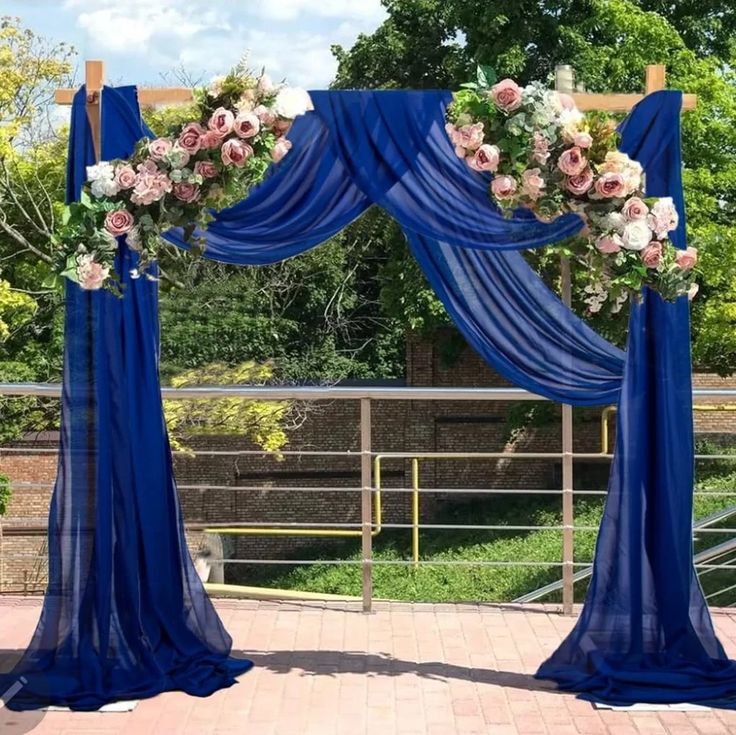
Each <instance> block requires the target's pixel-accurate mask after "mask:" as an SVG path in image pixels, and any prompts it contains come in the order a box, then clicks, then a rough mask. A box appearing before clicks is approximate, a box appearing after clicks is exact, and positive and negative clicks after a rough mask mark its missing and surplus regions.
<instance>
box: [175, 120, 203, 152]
mask: <svg viewBox="0 0 736 735" xmlns="http://www.w3.org/2000/svg"><path fill="white" fill-rule="evenodd" d="M206 132H207V131H206V130H205V129H204V128H203V127H202V126H201V125H200V124H199V123H196V122H191V123H189V124H187V125H185V126H184V129H183V130H182V131H181V133H179V140H178V143H179V147H180V148H182V149H183V150H185V151H186V152H187V153H189V154H191V155H194V154H195V153H197V151H199V149H200V148H201V147H202V136H203V135H204V134H205V133H206Z"/></svg>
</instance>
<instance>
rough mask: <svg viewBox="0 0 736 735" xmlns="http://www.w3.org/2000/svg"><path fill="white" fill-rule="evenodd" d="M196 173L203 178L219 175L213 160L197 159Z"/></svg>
mask: <svg viewBox="0 0 736 735" xmlns="http://www.w3.org/2000/svg"><path fill="white" fill-rule="evenodd" d="M194 173H195V174H199V175H200V176H201V177H202V178H203V179H214V178H215V176H217V167H216V166H215V164H214V163H213V162H212V161H197V162H196V163H195V164H194Z"/></svg>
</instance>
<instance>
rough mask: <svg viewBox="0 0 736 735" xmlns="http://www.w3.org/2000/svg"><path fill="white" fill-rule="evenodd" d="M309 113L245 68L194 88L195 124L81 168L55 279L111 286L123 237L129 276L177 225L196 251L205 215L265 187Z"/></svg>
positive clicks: (300, 96)
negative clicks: (131, 258)
mask: <svg viewBox="0 0 736 735" xmlns="http://www.w3.org/2000/svg"><path fill="white" fill-rule="evenodd" d="M308 109H311V103H310V100H309V95H308V94H307V93H306V92H304V91H303V90H301V89H297V88H291V87H286V86H284V85H275V84H273V83H272V82H271V80H270V79H269V77H268V76H267V75H266V74H262V75H261V76H260V77H255V76H253V75H251V74H250V73H248V72H247V70H245V69H243V68H242V67H238V68H236V69H235V70H233V71H232V72H231V73H230V74H228V75H227V76H223V77H219V78H217V79H215V80H213V81H212V83H211V84H210V86H209V87H208V88H207V89H200V90H196V91H195V105H194V112H193V115H192V117H193V118H195V119H193V120H190V121H188V122H186V123H185V124H183V125H181V124H180V125H176V126H174V127H173V128H172V129H171V130H170V131H169V134H168V135H166V136H163V137H160V138H155V139H153V140H150V139H144V140H142V141H141V142H140V143H139V144H138V145H137V146H136V149H135V151H134V153H133V155H132V156H131V157H130V158H129V159H127V160H115V161H100V162H99V163H98V164H96V165H94V166H89V167H88V168H87V184H86V185H85V187H84V189H83V191H82V195H81V197H80V200H79V201H78V202H73V203H72V204H70V205H69V206H68V207H67V208H66V210H65V213H64V217H63V224H62V226H61V228H60V229H59V231H58V232H56V233H55V235H54V240H55V244H56V245H57V252H58V270H59V272H60V273H61V274H62V275H64V276H66V277H68V278H70V279H71V280H73V281H76V282H77V283H79V285H80V286H81V287H82V288H84V289H89V290H96V289H99V288H102V287H110V288H112V289H115V288H116V282H117V280H118V277H117V274H115V272H114V261H115V256H116V254H117V252H118V244H119V239H120V238H124V239H125V242H126V244H127V245H128V247H130V248H131V249H133V250H136V251H138V253H139V258H138V264H137V268H136V269H135V271H133V272H132V275H133V277H138V276H139V275H140V274H141V273H145V272H146V270H147V268H148V266H149V265H150V263H151V262H152V261H153V260H155V259H156V257H157V254H158V251H159V248H160V247H161V239H160V235H161V234H162V233H163V232H164V231H166V230H167V229H169V228H171V227H182V228H183V229H184V238H185V240H186V241H189V242H192V244H193V245H194V246H196V247H202V246H203V245H204V241H203V238H202V237H201V236H198V237H195V236H194V235H195V230H197V229H199V230H201V229H204V228H206V226H207V223H208V221H210V219H211V214H210V210H211V209H221V208H222V207H223V206H225V205H227V204H229V203H231V202H232V201H234V200H236V199H242V198H243V196H244V195H245V192H247V190H248V189H249V188H250V187H251V186H253V185H254V184H256V183H258V182H259V181H261V180H262V178H263V175H264V173H265V171H266V169H267V168H268V166H269V164H270V163H272V162H278V161H280V160H281V159H282V158H283V157H284V156H285V155H286V154H287V153H288V152H289V149H290V147H291V143H290V142H289V141H288V140H287V139H286V137H285V135H286V133H287V132H288V130H289V128H290V126H291V123H292V121H293V120H294V118H295V117H297V115H300V114H302V113H304V112H306V110H308ZM148 277H152V276H151V275H148Z"/></svg>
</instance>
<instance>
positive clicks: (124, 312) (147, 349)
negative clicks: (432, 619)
mask: <svg viewBox="0 0 736 735" xmlns="http://www.w3.org/2000/svg"><path fill="white" fill-rule="evenodd" d="M84 103H85V93H84V89H82V90H81V91H80V92H79V93H78V94H77V97H76V99H75V105H74V108H73V119H72V130H71V139H70V145H69V171H68V179H67V181H68V186H67V188H68V192H67V195H68V198H69V199H70V200H71V199H76V198H77V197H78V195H79V191H80V187H81V184H82V182H83V181H84V180H85V166H86V165H89V164H91V163H93V162H94V151H93V148H92V145H91V139H90V136H89V129H88V123H87V117H86V112H85V104H84ZM102 109H103V116H102V145H103V157H104V158H106V159H111V158H115V157H125V156H127V155H129V154H130V153H131V151H132V147H133V145H134V144H135V143H136V141H137V140H138V139H139V138H140V137H141V132H142V128H141V125H140V115H139V114H138V109H137V102H136V94H135V89H134V88H132V87H130V88H121V89H118V90H116V91H115V93H114V94H109V95H108V93H107V92H105V93H104V104H103V107H102ZM135 263H136V255H135V254H134V253H131V252H130V251H129V250H128V249H127V248H126V246H125V244H124V243H123V242H122V240H121V242H120V255H119V257H118V261H117V270H118V272H119V273H120V274H121V277H122V281H123V284H122V285H123V290H124V294H125V296H124V298H117V297H115V296H114V295H112V294H110V293H108V292H85V291H82V290H81V289H80V288H79V287H78V286H76V284H72V283H68V284H67V287H66V324H65V355H64V386H63V396H62V410H61V445H60V458H59V470H58V477H57V481H56V486H55V488H54V492H53V497H52V502H51V510H50V516H49V540H48V547H49V551H48V555H49V584H48V589H47V592H46V596H45V598H44V605H43V610H42V613H41V618H40V621H39V624H38V627H37V629H36V632H35V634H34V636H33V639H32V640H31V643H30V646H29V648H28V650H27V651H26V652H25V654H24V656H23V658H22V659H21V661H20V662H19V663H18V664H17V666H16V667H15V669H14V670H13V671H12V672H10V673H9V674H6V675H3V676H1V677H0V691H5V690H6V689H7V688H8V686H10V684H11V683H13V682H14V681H16V680H18V679H19V678H20V677H21V676H22V677H24V679H25V682H26V683H25V684H24V685H23V687H22V688H21V689H20V691H19V692H18V693H17V694H16V695H15V696H14V697H13V698H12V699H11V700H10V702H9V703H8V706H9V707H10V708H11V709H33V708H38V707H43V706H46V705H49V704H53V705H64V706H70V707H73V708H74V709H79V710H91V709H97V708H99V707H100V706H101V705H104V704H107V703H109V702H112V701H117V700H121V699H138V698H141V697H150V696H153V695H154V694H158V693H160V692H163V691H166V690H170V689H179V690H182V691H185V692H187V693H189V694H192V695H198V696H207V695H209V694H211V693H212V692H214V691H216V690H217V689H220V688H222V687H225V686H230V685H231V684H233V683H235V681H236V679H235V677H236V676H237V675H238V674H240V673H242V672H245V671H247V670H248V669H249V668H251V666H252V664H251V662H250V661H246V660H238V659H234V658H231V657H230V655H229V654H230V648H231V639H230V637H229V635H228V634H227V632H226V631H225V630H224V628H223V626H222V624H221V622H220V620H219V618H218V616H217V613H216V611H215V609H214V608H213V606H212V603H211V602H210V600H209V598H208V597H207V594H206V593H205V591H204V587H203V586H202V583H201V581H200V579H199V577H198V576H197V574H196V572H195V570H194V565H193V563H192V560H191V557H190V555H189V552H188V550H187V545H186V539H185V536H184V528H183V524H182V517H181V513H180V510H179V502H178V497H177V492H176V486H175V483H174V476H173V471H172V465H171V451H170V448H169V442H168V438H167V434H166V427H165V424H164V419H163V409H162V403H161V390H160V384H159V377H158V350H159V347H158V334H159V333H158V291H157V287H156V284H155V283H152V282H150V281H148V280H146V279H138V280H133V279H132V278H131V277H130V270H131V269H132V268H133V267H134V266H135ZM4 684H7V686H4Z"/></svg>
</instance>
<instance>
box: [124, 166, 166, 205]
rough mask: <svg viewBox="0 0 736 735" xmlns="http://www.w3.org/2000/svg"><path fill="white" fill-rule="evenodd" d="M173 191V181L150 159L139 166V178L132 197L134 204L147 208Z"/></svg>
mask: <svg viewBox="0 0 736 735" xmlns="http://www.w3.org/2000/svg"><path fill="white" fill-rule="evenodd" d="M169 191H171V179H170V178H169V177H168V176H167V175H166V173H165V172H164V171H161V170H159V168H158V166H157V165H156V163H155V161H152V160H151V159H150V158H149V159H148V160H146V161H144V162H143V163H140V164H138V176H137V177H136V182H135V186H134V187H133V191H132V193H131V195H130V200H131V201H132V202H133V204H139V205H141V206H146V205H148V204H153V202H157V201H158V200H159V199H161V198H162V197H163V196H164V194H166V193H167V192H169Z"/></svg>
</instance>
